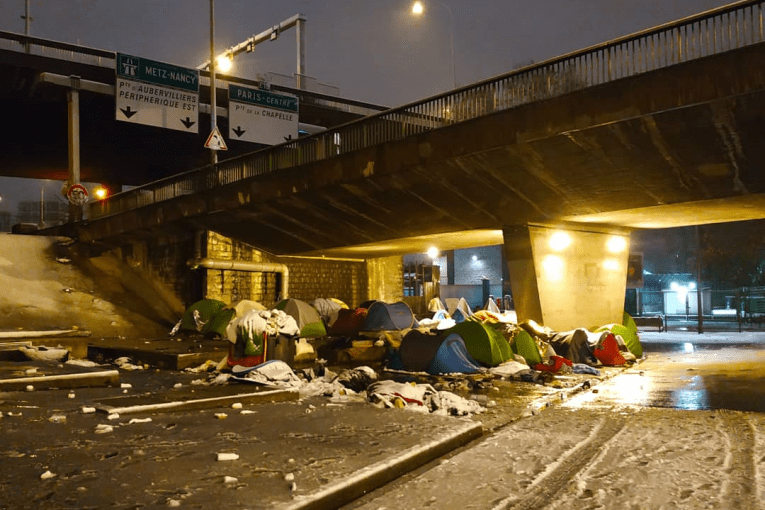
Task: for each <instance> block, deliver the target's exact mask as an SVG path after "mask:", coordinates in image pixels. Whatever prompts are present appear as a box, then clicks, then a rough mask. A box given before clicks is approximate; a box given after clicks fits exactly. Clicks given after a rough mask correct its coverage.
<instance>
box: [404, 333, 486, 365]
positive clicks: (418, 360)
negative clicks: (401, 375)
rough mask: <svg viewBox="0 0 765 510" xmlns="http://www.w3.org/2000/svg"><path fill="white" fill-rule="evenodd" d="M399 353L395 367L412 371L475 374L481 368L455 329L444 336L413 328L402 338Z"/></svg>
mask: <svg viewBox="0 0 765 510" xmlns="http://www.w3.org/2000/svg"><path fill="white" fill-rule="evenodd" d="M398 354H399V356H398V358H397V359H396V364H395V365H396V368H401V369H402V370H408V371H410V372H427V373H429V374H434V375H435V374H451V373H458V372H459V373H464V374H473V373H476V372H480V371H481V370H482V368H481V364H480V363H478V362H477V361H476V360H475V359H473V357H472V356H471V355H470V354H469V353H468V350H467V347H466V346H465V341H464V340H463V339H462V337H461V336H460V335H458V334H456V333H452V334H450V335H447V336H445V337H444V336H443V335H431V334H427V333H422V332H421V331H418V330H416V329H415V330H412V331H410V332H409V333H407V334H406V336H404V339H403V340H402V341H401V347H400V348H399V350H398ZM399 363H400V365H399Z"/></svg>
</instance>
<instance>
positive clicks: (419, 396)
mask: <svg viewBox="0 0 765 510" xmlns="http://www.w3.org/2000/svg"><path fill="white" fill-rule="evenodd" d="M228 380H230V381H238V382H243V383H250V384H260V385H264V386H269V387H274V388H283V389H294V390H298V391H299V392H300V395H301V397H309V396H316V397H320V396H323V397H330V398H333V399H335V400H345V401H348V400H359V401H367V402H371V403H372V404H375V405H377V406H378V407H388V408H393V407H396V408H402V409H407V410H412V411H417V412H422V413H432V414H436V415H443V416H470V415H473V414H478V413H481V412H483V411H484V408H483V406H481V404H479V403H478V402H475V401H472V400H468V399H465V398H462V397H460V396H459V395H456V394H454V393H451V392H449V391H443V390H441V391H438V390H436V389H435V388H434V387H433V386H432V385H430V384H416V383H402V382H396V381H391V380H383V381H380V380H378V374H377V372H375V370H373V369H372V368H370V367H368V366H360V367H356V368H352V369H346V370H343V371H342V372H340V373H335V372H333V371H331V370H329V369H327V368H325V367H321V369H320V370H319V371H318V373H317V371H315V370H314V369H313V368H311V369H306V370H298V371H294V370H293V369H292V368H291V367H290V366H289V365H288V364H287V363H285V362H283V361H278V360H273V361H267V362H265V363H263V364H261V365H258V366H254V367H243V366H240V365H237V366H234V367H233V368H232V371H231V375H230V376H229V378H228Z"/></svg>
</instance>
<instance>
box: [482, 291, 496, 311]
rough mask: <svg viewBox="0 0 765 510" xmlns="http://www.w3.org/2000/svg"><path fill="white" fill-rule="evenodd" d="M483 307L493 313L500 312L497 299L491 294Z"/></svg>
mask: <svg viewBox="0 0 765 510" xmlns="http://www.w3.org/2000/svg"><path fill="white" fill-rule="evenodd" d="M483 309H484V310H487V311H489V312H493V313H499V307H498V306H497V300H496V299H494V296H492V295H489V299H487V300H486V304H485V305H483Z"/></svg>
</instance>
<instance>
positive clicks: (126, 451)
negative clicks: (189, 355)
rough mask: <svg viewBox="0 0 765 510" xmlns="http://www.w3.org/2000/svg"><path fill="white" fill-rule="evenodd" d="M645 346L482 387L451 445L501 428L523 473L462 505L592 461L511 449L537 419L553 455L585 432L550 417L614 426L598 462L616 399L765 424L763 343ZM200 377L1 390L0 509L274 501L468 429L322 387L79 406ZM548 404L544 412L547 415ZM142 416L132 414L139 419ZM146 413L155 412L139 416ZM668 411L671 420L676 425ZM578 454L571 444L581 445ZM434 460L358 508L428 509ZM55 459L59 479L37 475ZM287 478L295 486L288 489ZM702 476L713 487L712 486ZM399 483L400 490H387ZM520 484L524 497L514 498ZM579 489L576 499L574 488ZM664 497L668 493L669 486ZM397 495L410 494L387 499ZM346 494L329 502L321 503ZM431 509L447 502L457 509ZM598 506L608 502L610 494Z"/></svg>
mask: <svg viewBox="0 0 765 510" xmlns="http://www.w3.org/2000/svg"><path fill="white" fill-rule="evenodd" d="M660 338H662V337H660ZM694 339H695V338H694ZM644 346H645V348H646V352H647V356H646V360H645V361H643V362H642V363H640V364H639V365H637V366H635V367H633V368H630V369H628V370H626V371H624V372H614V373H612V374H611V375H612V376H613V377H611V378H610V379H608V380H603V381H595V380H593V381H592V382H593V385H592V386H591V389H590V390H589V391H588V390H587V389H585V387H583V385H582V384H581V382H582V381H581V380H571V381H567V382H566V383H565V384H563V385H561V384H557V385H545V386H540V385H529V384H528V383H514V382H503V383H501V384H495V385H494V386H493V387H492V388H491V389H489V390H486V389H485V388H484V389H482V390H481V391H480V392H479V393H478V395H484V396H485V397H487V398H491V399H494V400H496V402H497V405H496V406H493V407H491V408H489V409H488V410H487V412H486V413H485V414H483V415H479V416H476V417H474V418H473V420H467V422H470V421H472V422H473V423H475V422H477V421H481V422H483V423H484V427H485V435H484V438H483V439H482V440H481V441H477V442H474V443H470V445H469V446H468V447H465V448H462V449H460V450H458V451H456V452H455V454H454V455H467V456H468V457H466V460H464V462H466V463H467V464H468V465H474V464H476V463H482V462H484V457H485V455H486V454H483V453H480V452H481V450H480V449H479V446H480V445H482V444H486V441H491V440H492V438H495V437H499V435H502V434H504V435H507V436H508V437H509V438H510V439H508V441H507V445H510V447H511V448H510V450H509V451H508V452H504V453H503V452H502V450H501V447H503V446H504V445H505V443H504V442H503V441H499V442H498V444H496V445H494V446H493V447H492V448H493V449H491V452H492V455H493V456H494V457H495V458H496V459H498V462H499V463H500V464H499V465H500V466H502V462H506V461H507V462H506V464H505V465H504V468H503V472H505V471H507V472H508V473H507V475H506V476H511V475H512V477H514V478H513V479H514V482H513V483H514V485H513V487H515V489H514V490H515V491H516V492H513V491H510V492H508V490H507V488H504V489H502V491H504V493H502V494H500V496H501V497H500V496H498V495H497V494H496V493H493V492H492V493H489V494H487V496H486V498H487V499H485V500H484V499H481V498H478V497H475V498H472V499H471V505H469V507H471V508H494V507H495V506H496V505H497V504H498V502H499V501H505V500H507V501H515V502H516V503H517V502H518V501H520V502H521V503H523V504H524V505H532V506H530V507H529V506H526V507H528V508H533V507H535V506H534V505H536V504H537V503H538V499H537V497H536V496H534V497H532V495H531V494H530V493H528V494H527V491H528V490H530V488H532V487H540V486H545V487H547V489H546V490H547V491H548V492H545V493H544V495H545V496H550V497H552V495H554V494H558V493H559V492H560V491H565V486H566V477H567V476H569V475H571V476H575V475H576V476H579V475H578V474H577V473H579V472H580V471H581V470H584V469H585V468H586V464H587V462H585V463H584V464H582V461H581V460H580V461H579V462H580V464H581V465H579V464H572V465H568V464H566V465H561V469H562V471H559V472H557V471H556V472H553V473H547V472H546V471H544V469H543V468H544V464H545V462H541V461H536V462H534V461H533V455H534V454H537V451H535V450H530V451H529V452H527V453H526V454H524V453H523V452H520V451H518V445H519V444H521V443H523V442H524V441H525V438H526V437H527V434H528V433H529V432H528V431H530V430H533V431H536V432H540V434H541V435H540V437H541V439H540V441H541V442H540V444H539V448H547V447H548V446H549V447H550V448H551V450H550V451H556V452H557V453H556V455H558V456H560V457H561V458H563V457H565V456H566V455H569V454H570V452H572V451H574V450H573V449H574V448H576V442H570V443H566V442H562V443H555V441H553V442H550V438H551V437H555V429H556V428H559V427H561V424H571V426H574V425H576V426H577V427H579V428H580V429H581V430H582V431H583V433H585V434H593V433H594V432H593V431H595V430H596V429H595V428H593V427H595V425H594V424H598V423H600V425H598V426H597V427H600V428H597V430H601V429H602V430H605V431H607V432H608V435H606V436H604V438H603V439H602V441H603V442H598V441H600V440H595V439H593V442H592V444H589V443H588V445H587V447H586V448H585V450H584V453H586V456H580V459H583V460H587V459H589V460H588V462H589V461H592V462H595V460H597V452H598V451H599V448H600V446H598V445H601V446H604V445H606V443H607V442H608V441H611V440H614V441H615V440H616V439H618V437H619V434H620V432H619V431H620V430H622V428H623V427H624V426H625V425H624V423H628V422H629V419H627V421H626V422H625V420H624V419H622V418H620V419H618V420H617V421H614V420H613V419H612V418H610V416H612V415H613V410H614V409H627V411H624V412H625V413H627V414H630V413H635V412H636V411H635V410H636V409H646V408H650V409H654V410H656V412H659V413H663V412H673V411H681V412H683V413H690V414H686V415H683V416H687V417H688V420H691V422H692V421H693V420H694V419H695V420H700V419H701V418H691V417H695V416H697V415H696V414H693V413H705V412H713V411H714V410H716V409H723V410H732V411H744V412H746V413H754V414H751V416H756V417H758V418H756V420H755V421H756V422H757V423H760V422H761V421H762V419H761V418H762V416H761V415H760V413H762V412H763V411H765V408H764V407H763V406H764V405H765V393H764V391H765V350H764V349H763V347H764V346H763V345H762V344H761V343H760V341H759V340H757V339H755V341H751V342H738V343H737V344H736V343H724V342H720V341H713V342H707V343H703V342H699V343H694V342H691V341H689V342H685V341H673V342H668V343H662V342H658V341H651V342H650V343H644ZM199 377H200V376H199V375H190V374H182V373H177V372H170V371H144V372H133V373H129V372H124V373H122V374H121V380H122V381H123V382H126V383H130V384H131V388H129V389H127V390H126V389H122V388H90V389H76V390H74V391H69V390H49V391H34V392H9V393H5V394H2V395H0V407H2V409H3V411H4V412H5V415H4V417H3V418H2V420H1V421H0V430H2V443H1V444H0V472H1V474H2V477H0V479H1V480H2V481H1V482H0V486H1V487H0V488H1V489H2V491H1V493H0V494H1V495H0V508H8V509H11V508H14V509H15V508H164V507H174V506H178V507H181V508H209V507H210V505H212V504H215V505H223V506H228V507H231V508H274V507H278V505H290V504H292V503H294V502H295V501H296V499H295V498H296V497H297V498H298V500H299V498H300V497H305V496H307V495H310V494H311V493H312V492H314V491H317V490H320V489H321V488H322V487H325V486H327V485H328V484H332V483H335V482H337V481H342V480H344V479H347V478H349V477H350V476H352V475H353V474H354V473H357V472H358V471H359V470H361V469H363V468H364V466H368V465H369V464H372V463H375V462H380V461H385V459H389V458H392V457H394V456H395V455H397V454H399V453H401V452H402V451H405V450H407V449H411V448H417V447H418V445H422V444H423V442H425V441H428V440H432V439H433V438H436V437H438V436H439V434H441V435H443V434H448V433H453V432H455V431H458V429H460V428H461V427H462V428H464V427H465V426H467V425H466V423H467V422H466V420H465V419H464V418H463V419H459V418H449V417H436V416H428V415H421V414H419V413H411V412H407V411H402V410H395V409H394V410H381V409H376V408H373V407H370V406H369V404H366V403H360V402H344V401H330V400H327V399H322V398H319V399H316V398H313V399H304V400H302V401H299V402H281V403H276V404H253V405H248V404H245V406H244V408H243V409H242V410H243V411H247V414H243V413H242V412H241V411H242V410H237V411H234V410H232V409H230V408H229V409H221V408H217V409H207V410H194V411H182V412H173V413H149V414H146V415H136V416H122V417H118V418H115V419H113V420H109V419H108V418H107V417H106V416H105V415H103V414H96V415H93V414H83V413H82V411H81V408H82V406H83V405H87V404H88V403H91V402H93V401H96V400H99V399H103V398H107V397H114V396H115V395H121V394H125V392H127V393H128V394H134V393H135V394H138V393H140V392H142V391H148V392H149V393H150V392H155V391H157V390H158V389H161V388H165V389H166V390H168V391H169V390H170V389H171V388H173V386H174V385H176V384H178V383H179V382H181V383H182V384H183V385H184V387H186V388H192V385H191V381H192V380H194V379H198V378H199ZM564 381H565V380H564ZM556 386H568V388H569V389H574V390H581V391H576V392H575V396H573V397H572V398H570V399H567V401H566V402H565V403H564V402H563V400H562V399H560V398H559V393H557V392H556V390H559V389H560V388H556ZM588 386H589V385H588ZM494 388H497V389H494ZM189 391H192V390H189ZM71 393H74V394H75V397H74V398H70V397H69V395H70V394H71ZM542 401H543V402H546V405H547V404H552V406H551V407H552V408H549V409H547V410H543V411H541V412H534V413H529V412H527V411H528V408H529V406H532V405H533V404H534V402H542ZM564 406H565V409H563V407H564ZM544 407H545V406H542V407H537V409H543V408H544ZM11 413H12V414H11ZM219 414H226V417H225V418H219V417H218V415H219ZM547 415H549V418H548V417H545V416H547ZM662 416H663V415H662ZM698 416H701V415H698ZM724 417H725V420H724V421H725V423H728V422H730V426H729V427H727V428H725V430H728V429H731V430H735V429H737V427H738V426H737V425H736V424H737V423H738V421H736V420H737V418H736V419H732V418H730V417H729V416H728V415H724ZM133 418H137V419H138V420H136V421H135V422H132V423H131V421H132V420H133ZM146 418H151V421H143V420H145V419H146ZM662 419H664V418H662ZM705 419H707V418H706V417H705ZM688 420H686V421H688ZM757 420H759V421H757ZM660 421H661V420H660ZM702 421H703V420H702ZM755 421H751V420H748V419H747V420H745V421H743V422H742V423H745V424H748V423H750V422H751V423H752V424H754V423H755ZM664 422H665V425H662V426H665V427H674V426H676V425H672V424H671V422H667V421H666V420H664ZM652 423H653V422H650V421H648V422H646V423H644V424H643V425H641V426H643V427H644V428H645V430H652V428H651V427H653V426H654V425H653V424H652ZM666 423H670V424H669V425H667V424H666ZM109 425H111V426H112V427H113V430H112V431H111V432H107V433H99V432H97V430H98V428H99V426H109ZM752 426H753V427H754V425H752ZM738 429H740V427H738ZM754 429H755V430H756V429H757V427H755V428H754ZM516 431H518V432H517V434H516ZM524 431H526V432H524ZM588 431H589V432H588ZM536 432H535V433H536ZM518 434H520V435H518ZM593 437H595V436H593ZM731 437H733V436H731ZM742 437H743V442H744V443H746V442H747V441H749V442H751V441H754V439H752V438H751V437H750V436H749V435H745V436H742ZM546 442H549V444H546ZM604 447H605V446H604ZM644 447H645V448H650V447H651V445H650V444H647V445H645V446H644ZM498 448H500V449H498ZM556 448H557V449H556ZM747 451H748V452H750V453H748V454H747V455H748V456H746V455H745V456H743V457H741V458H742V459H743V460H741V462H742V465H752V466H754V461H753V460H752V459H753V458H754V447H753V446H751V445H750V446H749V449H748V450H747ZM220 452H231V453H238V454H239V455H240V459H239V460H237V461H234V462H231V463H227V462H218V461H216V454H217V453H220ZM470 452H473V454H474V455H479V457H478V459H477V460H476V458H472V459H471V458H470V457H469V455H470V454H471V453H470ZM575 453H577V455H578V453H579V452H578V450H577V451H576V452H575ZM718 454H719V455H723V457H720V458H724V457H725V455H727V454H724V452H723V454H720V453H719V452H717V453H715V454H714V455H709V456H708V457H709V458H713V457H714V458H717V457H719V455H718ZM480 455H483V456H480ZM716 455H717V457H716ZM571 456H572V457H576V455H571ZM449 457H451V454H450V455H449ZM521 457H522V458H526V459H527V461H528V462H530V463H531V465H534V466H536V468H535V469H536V471H535V470H532V469H528V468H527V467H526V468H519V467H518V466H519V465H524V464H523V463H521V464H518V463H519V462H520V460H518V459H519V458H521ZM728 457H730V455H728ZM454 458H456V457H454ZM511 458H512V459H514V460H513V461H512V462H510V461H509V460H508V459H511ZM732 458H734V459H735V458H737V457H735V456H733V457H732ZM763 458H765V457H763ZM529 459H531V460H529ZM454 462H456V461H454ZM528 462H527V463H528ZM667 462H669V460H668V461H667ZM441 464H442V461H434V462H431V463H430V464H427V465H426V466H424V467H421V468H419V469H417V470H416V471H415V472H413V473H412V474H410V475H406V476H403V477H401V478H400V479H399V481H398V482H393V483H391V484H388V485H387V486H385V487H383V488H381V489H378V490H376V491H373V492H371V493H370V494H368V495H367V496H364V497H363V498H361V499H360V500H358V502H357V503H354V504H352V505H351V506H350V507H359V508H362V507H363V508H385V507H388V508H423V507H425V506H431V507H433V504H432V503H431V504H426V503H428V501H424V502H423V501H421V500H420V499H418V497H419V496H418V494H417V493H419V492H422V484H425V485H426V486H430V487H431V488H432V489H433V490H435V491H438V490H440V489H439V484H441V483H443V482H444V480H442V479H441V478H439V476H441V475H440V474H439V472H438V471H437V470H436V467H437V466H440V465H441ZM563 468H565V469H563ZM760 469H762V468H760ZM508 470H509V471H508ZM577 470H579V471H577ZM48 471H50V472H51V473H52V474H54V475H55V476H53V477H51V478H43V475H44V474H45V473H46V472H48ZM467 471H468V473H469V470H467ZM510 471H513V472H512V473H510ZM742 472H743V473H744V476H745V478H746V482H747V484H748V485H747V487H748V489H747V490H744V491H743V493H742V494H743V495H741V494H738V493H737V494H738V495H735V494H734V495H733V496H736V497H739V499H740V501H742V502H743V503H742V505H743V506H742V508H758V506H757V505H756V504H755V505H754V506H753V505H752V504H750V503H749V502H750V500H751V496H752V494H754V495H756V494H757V491H756V490H753V489H752V487H753V486H754V485H753V484H755V481H756V480H755V479H756V476H755V475H753V474H751V469H750V470H749V471H746V470H743V471H742ZM545 473H547V474H545ZM567 473H568V474H567ZM572 473H573V474H572ZM746 473H750V474H746ZM290 475H292V477H291V476H290ZM548 475H550V476H552V478H549V477H548ZM553 475H554V476H553ZM658 475H659V472H655V473H647V474H646V475H645V476H646V480H651V479H652V478H651V477H652V476H658ZM227 477H228V478H227ZM428 477H431V478H430V479H429V478H428ZM433 477H435V478H433ZM449 477H450V478H448V479H447V480H446V481H445V483H446V484H447V485H449V486H453V488H454V489H458V490H461V491H462V492H465V491H467V492H468V493H469V492H470V490H472V489H471V487H476V486H477V484H478V485H481V486H482V487H483V486H486V481H485V480H483V479H482V478H480V477H479V478H480V479H478V478H475V477H471V476H467V478H466V479H463V480H458V479H457V478H455V477H454V475H453V474H450V475H449ZM232 479H234V480H232ZM290 479H292V480H294V482H295V483H296V485H295V486H294V487H293V486H292V481H289V480H290ZM227 480H228V481H227ZM418 480H419V482H418ZM481 480H483V481H481ZM551 480H554V483H553V482H552V481H551ZM543 482H544V483H543ZM656 483H659V482H656ZM729 485H730V484H729ZM729 485H726V487H728V486H729ZM700 486H703V487H706V485H705V484H700ZM441 490H445V488H443V487H442V488H441ZM588 490H589V489H588ZM614 490H616V489H614ZM678 491H679V492H677V494H681V493H682V494H685V493H683V492H682V491H680V489H678ZM500 492H501V491H500ZM585 492H586V491H585ZM706 492H707V489H704V490H703V491H702V490H699V491H698V493H697V495H698V496H699V497H701V495H704V494H706ZM394 494H397V495H396V496H395V497H394ZM585 495H586V494H585ZM516 496H517V498H521V499H519V500H518V501H516V499H517V498H516ZM580 496H581V494H580V495H579V496H577V497H579V498H580V499H581V497H580ZM733 496H731V497H733ZM433 497H435V496H433ZM669 497H670V499H671V497H672V496H671V494H670V496H669ZM508 498H510V499H508ZM513 498H516V499H513ZM396 500H399V501H400V502H401V503H402V504H401V505H399V506H396V505H393V506H388V504H389V503H391V502H394V501H396ZM586 500H587V498H584V500H582V501H580V500H579V499H575V501H574V502H572V506H571V507H572V508H599V506H598V505H591V503H592V501H586ZM404 502H406V503H404ZM341 505H342V503H338V504H337V505H335V506H332V505H331V504H330V506H324V507H323V508H334V507H339V506H341ZM421 505H424V506H421ZM513 505H515V503H513ZM588 505H589V506H588ZM435 507H442V508H450V506H448V505H447V506H440V505H436V506H435ZM500 507H501V506H500ZM506 507H508V508H509V507H510V506H506ZM600 507H603V508H609V506H608V505H606V506H600ZM679 507H681V508H682V507H683V505H680V506H679ZM686 507H687V508H696V507H695V506H686ZM614 508H615V507H614Z"/></svg>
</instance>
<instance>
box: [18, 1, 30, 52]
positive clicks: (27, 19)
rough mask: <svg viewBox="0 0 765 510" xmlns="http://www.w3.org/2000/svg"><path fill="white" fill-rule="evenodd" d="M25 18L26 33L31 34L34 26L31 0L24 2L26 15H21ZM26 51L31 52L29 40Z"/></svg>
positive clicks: (25, 47)
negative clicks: (30, 9) (30, 11)
mask: <svg viewBox="0 0 765 510" xmlns="http://www.w3.org/2000/svg"><path fill="white" fill-rule="evenodd" d="M21 19H23V20H24V35H26V36H29V33H30V31H31V28H32V16H31V15H30V14H29V0H25V2H24V15H23V16H22V17H21ZM24 51H25V52H26V53H29V42H25V43H24Z"/></svg>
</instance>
